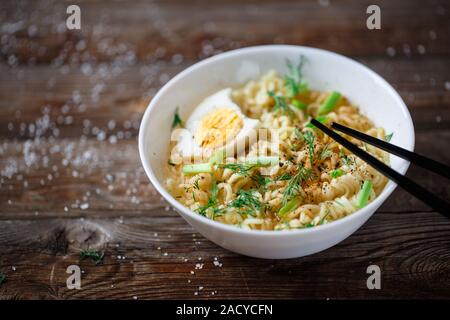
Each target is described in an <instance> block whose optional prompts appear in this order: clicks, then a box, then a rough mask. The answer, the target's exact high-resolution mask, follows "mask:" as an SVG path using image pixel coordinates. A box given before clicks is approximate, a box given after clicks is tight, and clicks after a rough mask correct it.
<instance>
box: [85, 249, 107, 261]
mask: <svg viewBox="0 0 450 320" xmlns="http://www.w3.org/2000/svg"><path fill="white" fill-rule="evenodd" d="M104 256H105V253H104V252H99V251H97V250H90V249H88V250H83V251H81V252H80V261H82V260H85V259H91V260H92V261H94V262H95V264H100V263H101V262H102V261H103V257H104Z"/></svg>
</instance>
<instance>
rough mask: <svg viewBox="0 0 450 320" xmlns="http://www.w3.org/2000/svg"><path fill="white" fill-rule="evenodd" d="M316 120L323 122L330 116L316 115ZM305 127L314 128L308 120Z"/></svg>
mask: <svg viewBox="0 0 450 320" xmlns="http://www.w3.org/2000/svg"><path fill="white" fill-rule="evenodd" d="M316 120H317V121H319V122H320V123H323V124H325V123H327V122H328V121H329V120H330V118H329V117H327V116H318V117H316ZM306 127H307V128H311V129H314V128H315V126H314V125H313V124H312V123H311V122H308V124H306Z"/></svg>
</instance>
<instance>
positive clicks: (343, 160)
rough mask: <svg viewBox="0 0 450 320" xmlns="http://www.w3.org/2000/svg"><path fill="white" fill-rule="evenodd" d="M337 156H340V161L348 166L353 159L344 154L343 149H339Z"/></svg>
mask: <svg viewBox="0 0 450 320" xmlns="http://www.w3.org/2000/svg"><path fill="white" fill-rule="evenodd" d="M339 156H340V157H341V159H342V162H343V163H344V164H345V165H347V166H350V165H352V164H353V160H352V159H351V158H350V157H349V156H348V155H346V154H345V152H344V150H342V149H340V150H339Z"/></svg>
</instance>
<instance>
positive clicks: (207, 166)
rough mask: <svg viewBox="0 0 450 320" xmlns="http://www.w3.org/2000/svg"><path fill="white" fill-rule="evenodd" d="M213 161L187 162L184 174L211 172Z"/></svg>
mask: <svg viewBox="0 0 450 320" xmlns="http://www.w3.org/2000/svg"><path fill="white" fill-rule="evenodd" d="M210 172H212V168H211V163H196V164H186V165H184V166H183V173H184V174H197V173H210Z"/></svg>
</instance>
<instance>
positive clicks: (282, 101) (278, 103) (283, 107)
mask: <svg viewBox="0 0 450 320" xmlns="http://www.w3.org/2000/svg"><path fill="white" fill-rule="evenodd" d="M267 94H268V95H269V96H270V97H272V98H273V100H274V101H275V104H274V105H273V110H274V111H280V112H282V113H284V114H287V115H288V116H292V115H293V114H294V112H293V111H292V109H291V108H290V107H289V104H288V102H287V101H286V98H285V97H283V96H279V95H276V94H275V92H274V91H268V92H267Z"/></svg>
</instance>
